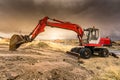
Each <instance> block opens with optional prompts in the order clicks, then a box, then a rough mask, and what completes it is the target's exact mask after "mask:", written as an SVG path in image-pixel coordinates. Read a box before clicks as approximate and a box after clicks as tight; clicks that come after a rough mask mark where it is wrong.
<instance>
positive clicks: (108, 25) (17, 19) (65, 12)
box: [0, 0, 120, 38]
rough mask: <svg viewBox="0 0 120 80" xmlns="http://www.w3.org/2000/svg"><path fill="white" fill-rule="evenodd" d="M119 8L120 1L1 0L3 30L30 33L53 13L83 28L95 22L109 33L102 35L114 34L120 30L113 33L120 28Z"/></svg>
mask: <svg viewBox="0 0 120 80" xmlns="http://www.w3.org/2000/svg"><path fill="white" fill-rule="evenodd" d="M119 9H120V0H0V11H1V12H0V25H1V26H2V27H0V31H2V32H18V31H20V30H21V31H23V32H30V30H32V29H33V28H34V27H35V25H36V24H37V21H38V20H39V19H41V18H42V17H44V16H49V17H52V18H57V19H61V20H65V21H66V20H67V21H70V22H73V23H77V24H80V25H82V26H83V27H84V26H86V27H91V26H93V25H95V26H98V27H99V28H100V29H101V31H104V32H105V33H104V34H103V33H101V34H102V35H104V36H106V35H109V36H112V37H113V36H116V35H118V34H119V33H114V34H110V32H111V31H112V30H113V29H114V30H115V31H119V30H120V29H118V28H119V26H120V25H119V21H120V15H119V14H120V10H119ZM27 26H29V29H28V28H27V29H26V27H27ZM11 27H12V29H11ZM6 28H7V29H6ZM8 29H9V30H8ZM106 29H107V31H106ZM116 37H117V38H119V37H118V36H116Z"/></svg>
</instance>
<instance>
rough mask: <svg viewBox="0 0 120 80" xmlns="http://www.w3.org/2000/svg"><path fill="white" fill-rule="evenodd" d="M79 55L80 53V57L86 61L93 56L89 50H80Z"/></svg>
mask: <svg viewBox="0 0 120 80" xmlns="http://www.w3.org/2000/svg"><path fill="white" fill-rule="evenodd" d="M79 53H80V56H81V57H82V58H84V59H89V58H90V57H91V56H92V51H91V50H90V49H89V48H82V49H80V51H79ZM86 53H87V55H86Z"/></svg>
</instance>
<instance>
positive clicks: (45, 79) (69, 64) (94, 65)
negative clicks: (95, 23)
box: [0, 41, 120, 80]
mask: <svg viewBox="0 0 120 80" xmlns="http://www.w3.org/2000/svg"><path fill="white" fill-rule="evenodd" d="M57 46H58V47H57ZM8 47H9V46H8V43H7V42H6V43H2V42H1V44H0V80H120V58H119V59H117V58H114V57H112V56H110V57H108V58H101V57H99V56H93V57H92V58H90V59H80V60H78V58H77V57H75V56H72V55H68V54H67V53H66V52H65V51H66V50H69V48H71V47H72V46H69V47H68V45H66V46H65V45H64V47H63V46H62V45H61V44H57V43H51V42H45V43H44V42H42V43H40V42H39V41H38V42H37V41H35V42H32V43H28V44H24V45H22V46H21V47H20V48H19V49H18V50H17V51H9V49H8ZM110 50H111V49H110ZM119 53H120V51H119V50H118V54H119ZM80 61H83V63H80Z"/></svg>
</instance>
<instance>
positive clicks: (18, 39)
mask: <svg viewBox="0 0 120 80" xmlns="http://www.w3.org/2000/svg"><path fill="white" fill-rule="evenodd" d="M46 26H50V27H57V28H62V29H67V30H72V31H74V32H76V33H77V37H78V39H79V43H80V44H79V46H78V47H75V48H72V49H71V52H74V53H78V54H80V56H81V57H82V58H85V59H88V58H90V57H91V55H92V54H94V53H95V52H97V53H98V54H99V55H100V56H102V57H108V56H109V51H108V50H107V49H106V48H103V46H111V40H110V38H108V37H106V38H101V37H100V36H99V29H96V28H95V27H93V28H87V29H82V28H81V27H80V26H79V25H77V24H73V23H70V22H64V21H60V20H56V19H51V18H49V17H44V18H43V19H41V20H40V21H39V23H38V25H37V26H36V27H35V29H34V30H33V31H32V32H31V33H30V34H29V35H24V36H23V35H17V34H14V35H13V36H12V37H11V39H10V44H9V50H10V51H15V50H16V49H17V48H19V47H20V45H21V44H24V43H27V42H31V41H33V40H34V39H35V38H36V37H37V35H38V34H39V33H41V32H44V29H45V27H46Z"/></svg>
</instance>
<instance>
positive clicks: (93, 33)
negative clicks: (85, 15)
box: [83, 26, 99, 44]
mask: <svg viewBox="0 0 120 80" xmlns="http://www.w3.org/2000/svg"><path fill="white" fill-rule="evenodd" d="M83 42H84V43H93V44H98V42H99V29H96V28H95V27H94V26H93V28H87V29H84V36H83Z"/></svg>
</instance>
